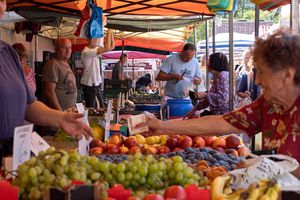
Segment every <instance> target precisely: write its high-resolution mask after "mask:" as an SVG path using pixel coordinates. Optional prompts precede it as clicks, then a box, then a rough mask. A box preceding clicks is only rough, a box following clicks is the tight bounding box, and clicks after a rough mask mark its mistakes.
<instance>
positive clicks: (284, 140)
mask: <svg viewBox="0 0 300 200" xmlns="http://www.w3.org/2000/svg"><path fill="white" fill-rule="evenodd" d="M223 117H224V119H225V120H226V121H227V122H229V123H230V124H231V125H233V126H234V127H236V128H238V129H240V130H243V131H245V132H246V133H247V134H248V135H249V136H250V137H251V136H253V135H255V134H256V133H259V132H262V138H263V139H262V143H263V144H262V145H263V149H264V150H267V149H276V150H277V153H278V154H285V155H289V156H291V157H293V158H295V159H297V160H298V161H300V96H299V97H298V98H297V100H296V101H295V102H294V104H293V106H292V107H291V108H290V109H289V110H288V111H286V112H284V113H280V111H279V110H278V109H276V107H275V106H274V105H273V104H270V103H268V102H266V101H265V99H264V98H263V96H260V97H259V98H258V99H257V100H256V101H254V102H253V103H251V104H249V105H247V106H245V107H243V108H241V109H238V110H235V111H232V112H230V113H227V114H225V115H224V116H223Z"/></svg>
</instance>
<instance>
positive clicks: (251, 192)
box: [248, 185, 267, 200]
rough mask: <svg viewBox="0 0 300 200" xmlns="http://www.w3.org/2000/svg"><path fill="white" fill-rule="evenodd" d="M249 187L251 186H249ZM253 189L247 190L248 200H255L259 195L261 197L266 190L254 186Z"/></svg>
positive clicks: (263, 187) (265, 187) (262, 187)
mask: <svg viewBox="0 0 300 200" xmlns="http://www.w3.org/2000/svg"><path fill="white" fill-rule="evenodd" d="M250 187H251V186H250ZM254 187H255V188H251V189H250V190H249V196H248V200H257V199H258V198H259V197H260V196H261V195H263V194H264V193H265V191H266V189H267V186H266V185H265V186H264V185H263V186H259V185H256V186H254Z"/></svg>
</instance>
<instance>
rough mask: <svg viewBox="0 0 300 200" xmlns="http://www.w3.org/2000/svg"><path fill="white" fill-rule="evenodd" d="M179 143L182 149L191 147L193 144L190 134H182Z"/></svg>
mask: <svg viewBox="0 0 300 200" xmlns="http://www.w3.org/2000/svg"><path fill="white" fill-rule="evenodd" d="M179 145H180V147H181V148H183V149H185V148H187V147H191V146H192V145H193V140H192V138H191V137H190V136H187V135H183V136H182V137H181V139H180V142H179Z"/></svg>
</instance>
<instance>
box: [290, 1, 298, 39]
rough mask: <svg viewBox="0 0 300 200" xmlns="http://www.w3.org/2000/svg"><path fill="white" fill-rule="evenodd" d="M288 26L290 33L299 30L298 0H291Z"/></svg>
mask: <svg viewBox="0 0 300 200" xmlns="http://www.w3.org/2000/svg"><path fill="white" fill-rule="evenodd" d="M290 15H291V16H290V26H291V29H292V33H293V34H295V33H298V32H299V1H298V0H291V11H290Z"/></svg>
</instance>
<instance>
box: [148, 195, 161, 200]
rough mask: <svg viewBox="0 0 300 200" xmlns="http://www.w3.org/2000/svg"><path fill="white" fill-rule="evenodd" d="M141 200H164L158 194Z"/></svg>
mask: <svg viewBox="0 0 300 200" xmlns="http://www.w3.org/2000/svg"><path fill="white" fill-rule="evenodd" d="M143 200H164V198H163V197H162V196H161V195H159V194H148V195H147V196H145V197H144V199H143Z"/></svg>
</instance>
